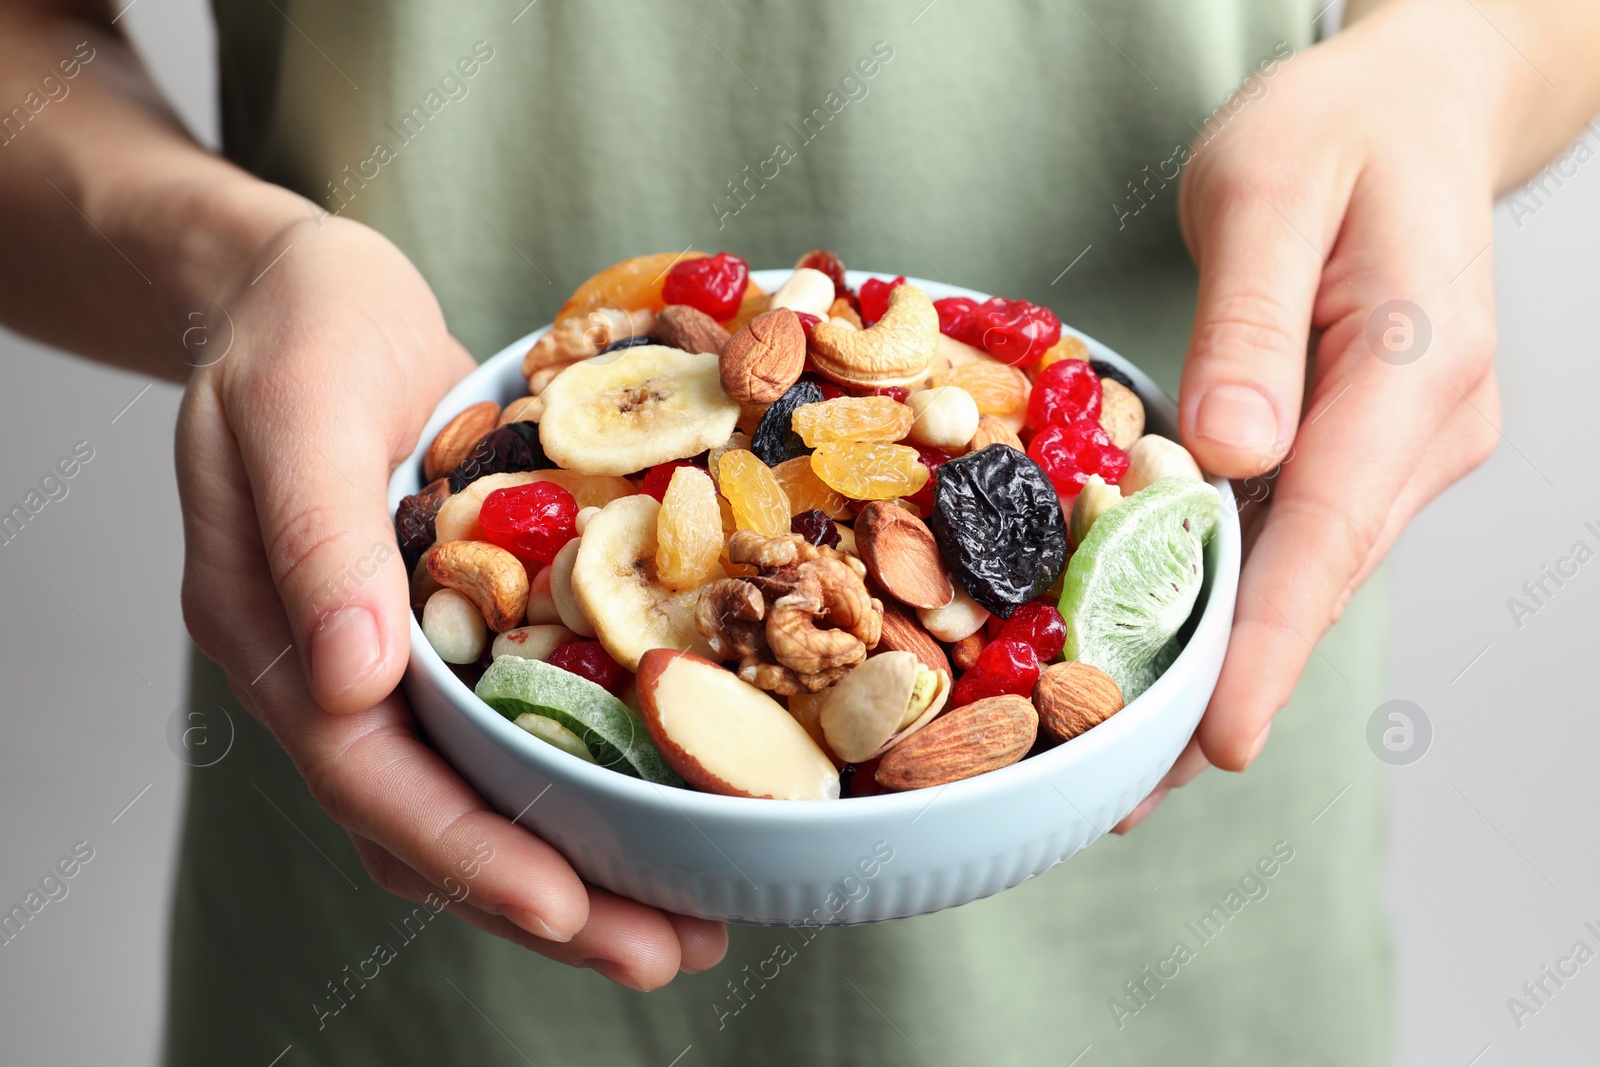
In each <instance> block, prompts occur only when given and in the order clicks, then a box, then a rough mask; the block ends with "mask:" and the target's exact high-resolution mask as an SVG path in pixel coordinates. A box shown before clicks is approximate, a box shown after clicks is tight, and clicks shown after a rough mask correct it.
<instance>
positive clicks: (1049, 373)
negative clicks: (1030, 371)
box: [1028, 359, 1101, 430]
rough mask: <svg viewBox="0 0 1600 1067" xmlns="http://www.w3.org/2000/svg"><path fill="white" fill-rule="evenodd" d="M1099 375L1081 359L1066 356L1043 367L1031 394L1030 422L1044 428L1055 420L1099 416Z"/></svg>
mask: <svg viewBox="0 0 1600 1067" xmlns="http://www.w3.org/2000/svg"><path fill="white" fill-rule="evenodd" d="M1100 400H1101V389H1100V376H1099V375H1097V374H1095V372H1094V369H1093V368H1091V367H1090V366H1089V364H1087V363H1085V362H1084V361H1083V360H1081V359H1063V360H1059V361H1057V362H1055V363H1052V364H1050V366H1048V367H1046V368H1045V369H1044V373H1043V374H1041V375H1039V380H1038V381H1036V382H1034V383H1033V392H1032V393H1031V394H1029V396H1028V425H1029V426H1032V427H1033V428H1034V429H1035V430H1042V429H1044V428H1045V427H1046V426H1049V425H1051V424H1053V423H1061V424H1065V423H1069V422H1076V421H1077V420H1078V419H1098V418H1099V417H1100Z"/></svg>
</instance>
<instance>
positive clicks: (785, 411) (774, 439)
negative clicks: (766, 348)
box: [750, 381, 822, 467]
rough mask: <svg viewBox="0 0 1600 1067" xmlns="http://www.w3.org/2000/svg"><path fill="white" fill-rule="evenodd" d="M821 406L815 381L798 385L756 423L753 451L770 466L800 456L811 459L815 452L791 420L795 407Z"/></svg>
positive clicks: (797, 383) (751, 440)
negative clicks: (801, 436)
mask: <svg viewBox="0 0 1600 1067" xmlns="http://www.w3.org/2000/svg"><path fill="white" fill-rule="evenodd" d="M820 403H822V390H821V389H819V388H817V386H816V385H815V384H813V383H811V382H807V381H799V382H795V383H794V384H793V385H791V386H790V387H789V391H788V392H787V393H784V394H783V395H782V396H780V397H779V398H778V399H777V400H776V401H775V402H774V403H773V405H772V406H771V407H769V408H767V410H766V413H765V414H763V415H762V416H761V421H760V422H758V423H756V432H755V436H753V437H752V438H751V439H750V451H752V452H754V453H755V454H756V456H757V458H759V459H760V460H761V462H763V463H765V464H766V465H767V466H769V467H776V466H777V465H778V464H780V463H782V462H784V461H785V460H790V459H794V458H795V457H796V456H809V455H810V454H811V449H809V448H807V447H806V443H805V442H804V441H802V440H800V435H799V434H797V433H795V432H794V427H793V426H791V425H790V421H791V420H792V419H793V418H794V409H795V408H797V407H799V406H800V405H802V404H820Z"/></svg>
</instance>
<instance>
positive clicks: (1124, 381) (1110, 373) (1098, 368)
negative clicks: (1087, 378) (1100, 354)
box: [1089, 359, 1139, 393]
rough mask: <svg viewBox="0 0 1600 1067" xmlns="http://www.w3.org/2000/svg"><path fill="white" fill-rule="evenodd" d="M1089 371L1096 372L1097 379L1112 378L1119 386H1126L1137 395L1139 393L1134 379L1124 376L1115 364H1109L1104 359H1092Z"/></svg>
mask: <svg viewBox="0 0 1600 1067" xmlns="http://www.w3.org/2000/svg"><path fill="white" fill-rule="evenodd" d="M1089 369H1090V370H1092V371H1094V373H1095V375H1096V376H1097V377H1100V378H1110V379H1111V380H1112V381H1114V382H1116V383H1117V384H1118V385H1122V386H1126V387H1127V388H1129V389H1132V390H1133V391H1134V392H1135V393H1137V392H1138V391H1139V390H1138V389H1137V388H1135V387H1134V384H1133V379H1132V378H1130V377H1128V376H1127V375H1126V374H1124V373H1123V372H1122V369H1121V368H1120V367H1118V366H1116V365H1115V364H1112V363H1107V362H1106V361H1105V360H1103V359H1091V360H1090V361H1089Z"/></svg>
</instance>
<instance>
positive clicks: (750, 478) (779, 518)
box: [717, 448, 909, 537]
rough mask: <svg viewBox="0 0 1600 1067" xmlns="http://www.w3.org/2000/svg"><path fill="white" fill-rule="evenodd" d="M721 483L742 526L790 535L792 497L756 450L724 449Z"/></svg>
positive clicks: (720, 462) (719, 472) (719, 468)
mask: <svg viewBox="0 0 1600 1067" xmlns="http://www.w3.org/2000/svg"><path fill="white" fill-rule="evenodd" d="M908 451H909V450H908ZM717 484H718V485H719V486H721V487H722V495H723V496H725V497H727V498H728V503H729V504H731V505H732V506H733V519H734V522H735V524H737V526H738V527H739V529H741V530H754V531H755V532H756V533H758V534H761V535H762V536H763V537H783V536H785V535H787V534H788V532H789V518H790V515H791V514H792V513H791V512H790V510H789V497H788V496H787V495H786V494H785V493H784V491H783V486H781V485H779V484H778V479H777V478H775V477H773V475H772V471H770V470H768V469H767V465H766V464H765V463H762V462H761V460H759V459H757V458H756V454H755V453H754V452H749V451H746V450H745V449H742V448H738V449H734V450H733V451H732V452H724V453H723V454H722V457H721V458H720V459H719V460H718V461H717Z"/></svg>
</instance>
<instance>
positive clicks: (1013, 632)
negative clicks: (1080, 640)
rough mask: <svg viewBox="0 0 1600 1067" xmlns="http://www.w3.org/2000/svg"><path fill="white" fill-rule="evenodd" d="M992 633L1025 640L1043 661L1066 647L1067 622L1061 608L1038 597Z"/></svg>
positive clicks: (1053, 656) (1011, 639)
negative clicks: (1063, 617) (1042, 601)
mask: <svg viewBox="0 0 1600 1067" xmlns="http://www.w3.org/2000/svg"><path fill="white" fill-rule="evenodd" d="M991 621H993V619H992V617H991ZM992 636H994V637H996V638H997V639H998V640H1000V641H1021V642H1022V643H1023V644H1025V645H1027V646H1028V647H1030V648H1032V649H1033V652H1034V655H1036V656H1038V657H1039V662H1041V663H1049V662H1050V661H1051V660H1053V659H1055V658H1056V657H1057V656H1059V655H1061V650H1062V648H1064V647H1065V646H1066V643H1067V624H1066V621H1065V620H1063V619H1062V618H1061V612H1059V611H1057V610H1056V609H1055V608H1053V607H1051V606H1050V605H1049V604H1040V603H1038V602H1036V601H1035V602H1030V603H1027V604H1023V605H1022V606H1020V607H1019V608H1017V610H1016V611H1013V612H1012V613H1011V618H1009V619H1007V620H1005V622H1004V623H1002V624H1001V626H1000V632H999V633H998V634H995V635H992ZM979 658H980V659H981V658H982V657H981V656H980V657H979Z"/></svg>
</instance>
